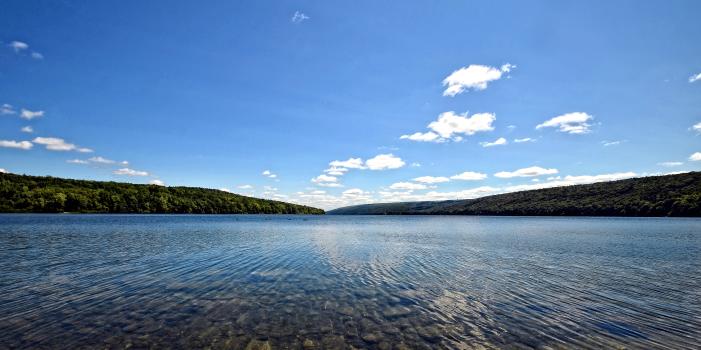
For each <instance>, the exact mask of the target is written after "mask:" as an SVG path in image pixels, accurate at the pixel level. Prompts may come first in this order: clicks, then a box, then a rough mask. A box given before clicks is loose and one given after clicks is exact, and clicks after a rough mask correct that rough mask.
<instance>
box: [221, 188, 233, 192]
mask: <svg viewBox="0 0 701 350" xmlns="http://www.w3.org/2000/svg"><path fill="white" fill-rule="evenodd" d="M219 191H222V192H228V193H231V190H230V189H228V188H226V187H222V188H220V189H219Z"/></svg>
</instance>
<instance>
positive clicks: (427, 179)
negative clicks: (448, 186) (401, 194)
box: [414, 176, 450, 184]
mask: <svg viewBox="0 0 701 350" xmlns="http://www.w3.org/2000/svg"><path fill="white" fill-rule="evenodd" d="M414 181H416V182H421V183H425V184H437V183H442V182H448V181H450V179H449V178H447V177H445V176H420V177H417V178H414Z"/></svg>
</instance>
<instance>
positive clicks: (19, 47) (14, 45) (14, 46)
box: [8, 40, 29, 53]
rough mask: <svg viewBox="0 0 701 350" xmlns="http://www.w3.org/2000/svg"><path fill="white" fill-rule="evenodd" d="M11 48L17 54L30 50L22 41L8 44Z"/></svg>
mask: <svg viewBox="0 0 701 350" xmlns="http://www.w3.org/2000/svg"><path fill="white" fill-rule="evenodd" d="M8 46H9V47H11V48H12V49H13V50H15V52H17V53H19V52H21V51H24V50H26V49H28V48H29V45H28V44H27V43H25V42H22V41H16V40H15V41H13V42H11V43H9V44H8Z"/></svg>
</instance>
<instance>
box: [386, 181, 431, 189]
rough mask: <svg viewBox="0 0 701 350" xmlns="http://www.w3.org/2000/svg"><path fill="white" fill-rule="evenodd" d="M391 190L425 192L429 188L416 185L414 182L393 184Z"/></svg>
mask: <svg viewBox="0 0 701 350" xmlns="http://www.w3.org/2000/svg"><path fill="white" fill-rule="evenodd" d="M389 188H391V189H393V190H410V191H413V190H425V189H427V188H428V187H427V186H426V185H422V184H415V183H412V182H396V183H393V184H392V185H391V186H389Z"/></svg>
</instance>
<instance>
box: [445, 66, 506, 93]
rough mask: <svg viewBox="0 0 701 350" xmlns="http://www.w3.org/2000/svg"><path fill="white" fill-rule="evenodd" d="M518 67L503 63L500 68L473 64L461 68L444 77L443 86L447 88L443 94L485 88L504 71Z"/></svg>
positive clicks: (499, 77) (500, 76)
mask: <svg viewBox="0 0 701 350" xmlns="http://www.w3.org/2000/svg"><path fill="white" fill-rule="evenodd" d="M513 68H516V66H514V65H512V64H509V63H507V64H505V65H502V66H501V67H500V68H496V67H490V66H483V65H479V64H471V65H469V66H467V67H463V68H460V69H458V70H456V71H454V72H453V73H451V74H450V75H449V76H448V77H446V78H445V79H443V86H446V87H447V88H446V89H445V91H443V96H451V97H452V96H455V95H457V94H460V93H462V92H464V91H465V90H469V89H472V90H484V89H486V88H487V85H488V84H489V82H491V81H495V80H499V79H501V78H502V76H503V75H504V73H508V72H510V71H511V69H513Z"/></svg>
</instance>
